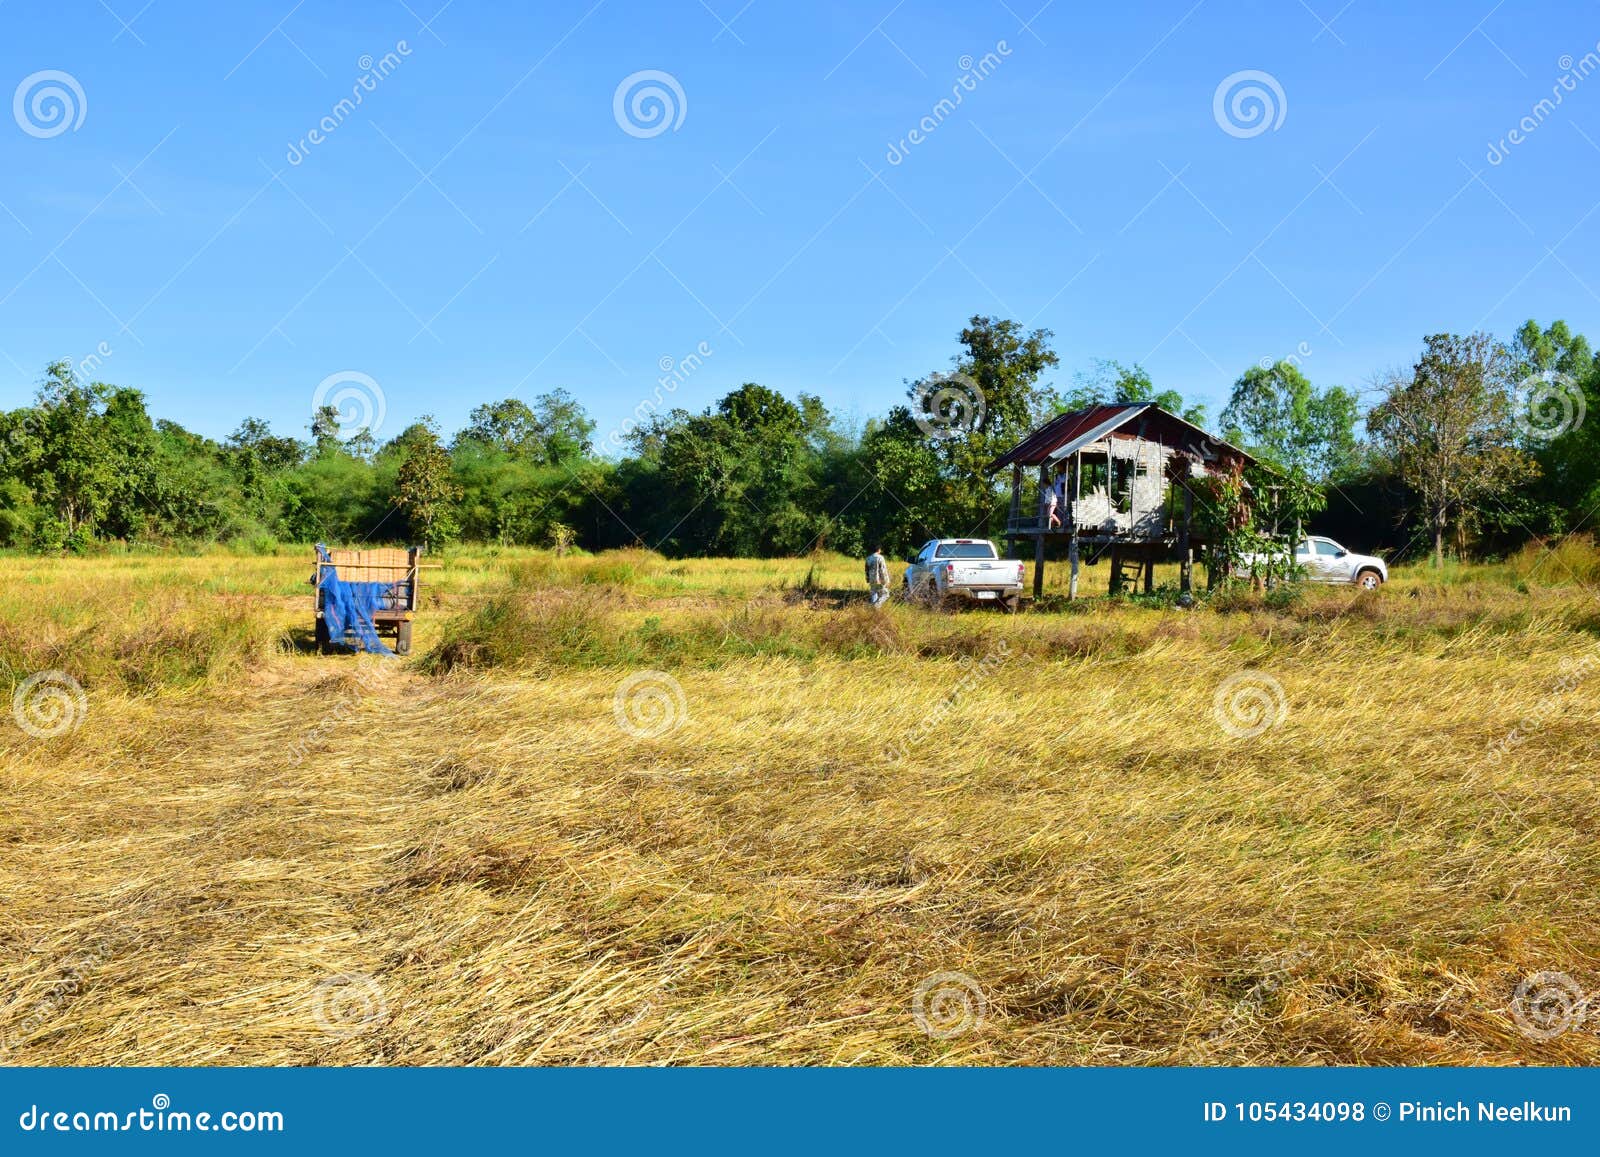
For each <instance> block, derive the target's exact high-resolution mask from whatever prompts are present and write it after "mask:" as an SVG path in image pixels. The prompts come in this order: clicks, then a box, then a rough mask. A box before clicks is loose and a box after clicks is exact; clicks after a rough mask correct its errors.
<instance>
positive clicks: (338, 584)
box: [317, 542, 404, 655]
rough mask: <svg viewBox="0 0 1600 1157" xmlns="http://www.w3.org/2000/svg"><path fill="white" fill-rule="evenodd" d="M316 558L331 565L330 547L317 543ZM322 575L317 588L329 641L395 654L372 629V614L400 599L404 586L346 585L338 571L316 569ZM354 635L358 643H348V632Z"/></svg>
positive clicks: (336, 644) (399, 584)
mask: <svg viewBox="0 0 1600 1157" xmlns="http://www.w3.org/2000/svg"><path fill="white" fill-rule="evenodd" d="M317 557H318V558H319V559H321V560H322V561H323V562H329V561H330V559H329V556H328V548H327V547H325V546H323V545H322V544H321V543H320V542H319V543H317ZM317 571H318V574H319V575H320V576H321V577H320V579H319V580H318V589H319V590H320V591H321V592H322V618H323V621H324V622H325V623H327V624H328V638H329V639H331V640H332V641H333V643H334V645H335V646H340V647H349V646H359V647H360V648H361V649H362V650H365V651H375V652H377V653H378V654H380V655H393V654H394V652H393V651H391V650H389V648H388V647H386V646H384V645H383V640H382V639H380V638H378V629H377V628H376V627H375V626H373V623H372V617H373V612H375V611H377V610H379V609H381V608H382V607H383V606H384V605H385V604H386V603H387V602H389V600H391V599H395V598H398V597H400V594H401V591H400V588H401V587H402V586H404V584H403V583H353V582H346V581H344V580H343V579H341V578H340V577H339V572H338V571H337V570H335V569H334V568H333V567H331V566H323V567H318V568H317ZM347 631H348V632H349V633H350V634H351V635H353V636H355V639H356V642H355V643H353V644H352V643H348V642H346V641H345V633H346V632H347Z"/></svg>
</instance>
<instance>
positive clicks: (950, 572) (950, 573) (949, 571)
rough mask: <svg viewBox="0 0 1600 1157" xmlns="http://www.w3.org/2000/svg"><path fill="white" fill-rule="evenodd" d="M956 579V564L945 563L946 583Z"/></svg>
mask: <svg viewBox="0 0 1600 1157" xmlns="http://www.w3.org/2000/svg"><path fill="white" fill-rule="evenodd" d="M955 577H956V564H955V563H953V562H947V563H945V564H944V578H945V581H946V582H949V581H950V580H951V579H953V578H955Z"/></svg>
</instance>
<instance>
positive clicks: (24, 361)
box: [0, 0, 1600, 438]
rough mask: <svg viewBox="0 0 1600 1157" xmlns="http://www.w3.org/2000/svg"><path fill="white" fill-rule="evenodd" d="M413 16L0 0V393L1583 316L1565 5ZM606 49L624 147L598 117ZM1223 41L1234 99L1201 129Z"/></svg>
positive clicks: (1586, 237)
mask: <svg viewBox="0 0 1600 1157" xmlns="http://www.w3.org/2000/svg"><path fill="white" fill-rule="evenodd" d="M440 4H441V0H406V2H405V3H401V2H400V0H376V2H371V3H365V2H363V3H341V4H337V5H336V4H333V3H331V2H330V0H304V2H302V3H300V4H298V5H294V4H293V0H274V2H272V3H238V4H229V5H200V4H193V3H180V2H178V0H151V2H150V3H149V4H145V3H144V0H105V2H104V3H100V2H98V0H91V2H88V3H82V2H77V0H62V2H52V3H44V2H42V0H9V2H7V3H4V4H3V5H0V82H3V83H0V89H3V92H0V96H3V95H6V94H13V93H17V94H18V96H19V97H20V99H21V105H20V109H19V107H18V106H17V104H16V102H15V101H14V102H13V108H12V110H11V111H12V115H11V116H9V117H4V118H0V205H3V208H0V283H3V284H0V405H4V406H7V407H10V406H15V405H20V404H22V403H24V402H25V401H26V400H27V399H28V398H30V397H31V395H32V392H33V389H34V386H35V384H36V382H37V380H38V378H39V377H40V374H41V371H42V368H43V366H44V365H45V363H46V362H48V361H50V360H51V359H54V358H58V357H67V358H72V359H74V360H81V359H83V358H85V357H87V356H89V355H92V354H96V352H97V351H100V353H99V361H100V364H99V365H98V367H97V368H96V369H95V371H94V373H95V376H97V377H100V378H102V379H104V380H107V381H112V382H116V383H118V384H126V385H131V386H136V387H138V388H139V389H142V390H144V391H145V392H146V394H147V395H148V397H149V399H150V404H151V407H152V410H153V411H154V412H155V413H157V414H158V415H159V416H164V417H171V418H174V419H176V420H178V421H180V422H181V423H183V424H184V425H186V426H188V427H190V428H191V429H195V430H198V431H200V432H202V433H206V434H209V435H213V436H218V437H220V436H223V435H225V434H226V433H227V432H228V431H230V430H231V429H233V428H234V426H235V425H237V423H238V421H239V419H240V418H242V417H244V416H245V415H247V414H250V415H256V416H260V417H265V418H267V419H269V420H271V422H272V423H273V425H274V427H275V428H277V429H278V430H279V431H280V432H284V433H296V434H303V433H304V428H305V425H306V422H307V419H308V415H309V412H310V409H311V399H312V397H313V395H314V394H315V392H316V390H317V388H318V385H319V383H321V382H323V381H325V380H326V379H327V378H329V376H330V375H335V374H339V373H342V372H345V371H353V372H357V373H360V374H364V375H367V376H368V377H369V378H370V379H371V380H373V381H374V382H376V383H377V385H378V388H379V389H381V391H382V393H383V396H384V401H385V406H386V417H385V419H384V422H383V424H382V426H381V427H380V428H379V429H378V431H377V432H378V435H379V437H380V438H383V437H388V436H392V435H394V434H396V433H398V432H399V431H400V429H401V428H402V427H403V425H404V424H405V423H406V422H407V421H409V420H410V419H412V418H414V417H415V416H417V415H418V414H421V413H424V412H431V413H433V414H435V415H437V417H438V418H439V419H440V421H441V423H442V424H443V425H444V427H445V428H446V429H447V430H449V429H454V428H456V427H458V426H459V425H460V424H461V423H462V422H463V420H464V418H465V416H466V413H467V411H468V410H469V409H470V408H471V407H472V406H473V405H474V404H476V403H479V402H483V401H488V400H491V399H496V398H501V397H505V396H509V395H513V394H515V395H520V396H523V397H532V396H533V395H535V394H538V393H540V392H543V391H545V390H548V389H552V388H554V387H557V386H563V387H566V388H567V389H569V390H571V391H572V392H573V393H575V394H576V395H577V396H578V397H579V398H580V399H581V400H582V401H583V402H584V404H585V405H586V406H587V407H588V409H589V410H590V412H591V414H592V415H593V416H594V417H595V419H596V420H597V421H598V422H599V423H600V432H601V433H602V434H603V433H604V432H605V431H606V430H608V429H610V428H612V427H614V426H615V425H616V424H617V423H619V422H620V421H622V420H623V418H624V417H625V416H626V415H627V414H628V413H629V412H631V411H632V410H633V409H634V407H635V406H636V405H637V404H638V403H639V401H640V400H641V399H643V398H645V397H647V396H650V395H651V393H652V392H653V391H654V390H655V389H656V385H657V379H658V378H659V377H660V376H661V370H660V367H661V365H663V364H666V363H670V362H675V361H677V360H679V359H682V358H683V357H685V356H686V355H688V354H690V353H691V352H693V351H695V350H696V349H697V348H700V347H701V345H702V343H704V346H705V348H707V349H709V350H710V351H711V353H710V356H708V357H706V358H705V359H704V364H703V365H702V366H701V367H700V368H698V369H697V370H696V371H695V372H694V373H693V374H692V375H690V376H689V377H688V378H687V379H686V380H684V381H683V382H682V384H681V385H678V386H677V387H676V389H675V390H674V391H673V393H672V395H671V396H672V401H673V403H674V404H677V405H682V406H685V407H687V408H690V409H700V408H702V407H705V406H707V405H710V404H712V403H713V402H714V401H715V400H716V399H717V398H718V397H720V396H721V395H722V394H723V393H725V392H726V391H727V390H729V389H731V388H733V387H734V386H736V385H738V384H739V383H741V382H744V381H758V382H762V383H764V384H766V385H769V386H772V387H775V388H777V389H779V390H782V391H785V392H786V393H789V394H791V395H793V394H794V393H797V392H799V391H802V390H805V391H811V392H815V393H818V394H820V395H822V397H823V398H825V399H826V400H827V401H828V402H829V403H830V404H832V405H833V406H835V407H836V408H838V409H840V410H843V411H846V412H849V413H852V414H854V415H856V416H857V417H861V418H864V417H867V416H870V415H874V414H881V413H883V412H884V411H885V410H887V409H888V408H889V407H890V406H891V405H893V404H895V403H896V402H898V401H899V400H900V399H901V396H902V386H901V382H902V380H903V379H906V378H914V377H917V376H919V375H921V374H923V373H925V372H927V371H930V370H935V369H941V368H946V367H947V366H948V362H949V358H950V356H951V354H952V353H953V352H954V350H955V335H956V333H957V331H958V330H959V329H960V328H961V326H962V324H963V322H964V320H965V319H966V318H967V317H968V316H970V315H971V314H974V313H987V314H993V315H1001V316H1009V317H1014V318H1017V319H1018V320H1020V321H1023V322H1026V323H1028V324H1030V325H1037V326H1045V327H1048V328H1050V329H1052V330H1054V331H1055V335H1056V337H1055V345H1056V348H1057V350H1058V352H1059V353H1060V355H1061V358H1062V366H1061V370H1060V372H1059V374H1058V375H1057V380H1058V381H1059V382H1061V383H1063V384H1065V383H1067V382H1069V381H1070V379H1071V376H1072V374H1073V372H1074V371H1077V370H1083V369H1087V368H1089V366H1090V365H1091V363H1092V362H1093V360H1094V359H1096V358H1115V359H1119V360H1121V361H1124V362H1135V361H1137V362H1142V363H1143V364H1144V365H1145V366H1146V367H1147V368H1148V369H1149V370H1150V371H1151V373H1152V374H1153V376H1154V377H1155V379H1156V382H1157V383H1158V384H1159V385H1160V386H1163V387H1173V388H1176V389H1179V390H1181V391H1182V392H1183V393H1184V394H1185V395H1189V396H1194V397H1198V398H1201V399H1203V400H1206V401H1208V402H1209V403H1210V404H1211V407H1212V413H1213V415H1215V414H1216V412H1217V410H1219V409H1220V406H1221V403H1222V401H1223V400H1225V398H1226V396H1227V391H1228V387H1229V385H1230V383H1231V382H1232V380H1233V379H1234V378H1235V377H1237V376H1238V374H1239V373H1240V372H1241V371H1242V370H1244V369H1245V368H1247V367H1248V366H1249V365H1251V364H1253V363H1255V362H1257V361H1259V360H1261V359H1264V358H1276V357H1281V356H1287V355H1290V354H1297V355H1298V356H1299V357H1300V358H1301V360H1302V362H1303V366H1304V369H1305V371H1306V372H1307V374H1308V375H1309V376H1310V377H1311V378H1312V380H1313V381H1315V382H1318V383H1320V384H1334V383H1341V384H1345V385H1349V386H1352V387H1359V386H1361V385H1362V384H1363V383H1364V382H1366V380H1367V379H1368V378H1369V377H1370V375H1371V374H1373V373H1374V372H1375V371H1377V370H1380V369H1383V368H1386V367H1389V366H1393V365H1396V364H1402V363H1408V362H1409V361H1410V360H1411V359H1412V358H1413V356H1414V354H1415V352H1416V350H1417V348H1418V346H1419V344H1420V339H1421V337H1422V335H1423V334H1425V333H1428V332H1433V331H1438V330H1446V329H1448V330H1456V331H1465V330H1470V329H1473V328H1487V329H1490V330H1492V331H1494V332H1497V333H1500V334H1502V335H1509V333H1510V332H1511V330H1512V329H1513V328H1514V327H1515V326H1516V325H1517V324H1519V323H1520V322H1521V321H1522V320H1523V319H1525V318H1527V317H1530V316H1531V317H1536V318H1539V319H1541V320H1544V321H1549V320H1553V319H1554V318H1557V317H1563V318H1565V319H1567V320H1568V321H1569V322H1570V323H1571V324H1573V325H1574V326H1575V327H1577V328H1579V329H1581V330H1585V331H1587V332H1589V333H1590V334H1591V336H1600V296H1597V292H1600V268H1597V263H1596V261H1595V254H1596V253H1597V252H1600V204H1597V199H1600V182H1597V181H1596V180H1595V178H1596V176H1597V175H1600V72H1595V73H1594V74H1592V75H1586V76H1581V77H1579V78H1577V79H1573V77H1574V76H1575V75H1576V74H1578V73H1580V72H1583V71H1585V65H1584V57H1585V56H1586V54H1597V55H1596V56H1591V57H1590V61H1591V63H1592V62H1594V61H1595V60H1596V59H1597V58H1600V49H1597V43H1600V5H1597V4H1595V3H1592V2H1590V3H1578V2H1571V3H1524V4H1509V3H1507V4H1503V5H1500V6H1498V7H1496V6H1495V4H1494V3H1493V0H1477V2H1466V3H1463V2H1456V3H1408V4H1404V5H1390V4H1380V3H1378V2H1377V0H1351V2H1350V3H1345V0H1305V2H1304V3H1301V2H1298V0H1275V2H1270V3H1269V2H1260V3H1251V2H1233V3H1225V2H1223V0H1202V2H1200V3H1194V2H1193V0H1188V2H1179V3H1173V4H1167V3H1130V4H1121V5H1077V4H1068V3H1066V2H1064V0H1058V2H1056V3H1052V4H1047V5H1045V6H1044V7H1043V9H1042V10H1041V9H1040V7H1039V5H1040V0H1005V2H1004V3H1002V2H1001V0H972V2H968V3H946V2H935V0H903V2H901V3H899V4H896V3H895V2H894V0H876V2H869V3H842V2H820V3H817V2H813V3H806V4H790V3H778V2H776V0H752V2H751V3H748V4H745V2H744V0H705V2H704V3H701V2H699V0H687V2H668V3H635V2H627V0H601V2H600V3H595V2H594V0H580V2H578V3H543V4H539V5H534V6H528V10H526V11H523V10H520V6H518V10H515V11H514V10H513V6H511V5H503V4H484V3H481V2H474V0H455V2H453V3H448V4H444V6H443V7H442V9H441V8H440ZM402 45H403V47H402ZM385 54H390V55H391V58H392V63H391V64H390V65H389V66H388V67H387V68H384V69H383V71H385V72H386V75H384V76H382V77H381V79H378V80H371V79H370V77H371V75H372V70H373V69H374V68H379V67H380V66H379V65H378V64H377V63H376V62H378V61H381V60H382V58H383V57H384V56H385ZM986 55H987V56H988V57H989V61H988V63H987V64H984V63H983V62H984V58H985V56H986ZM46 70H53V71H58V72H62V73H66V74H68V76H70V78H71V79H72V81H73V82H75V83H76V86H77V89H78V90H79V91H81V94H82V96H81V99H80V98H79V96H78V95H77V93H76V92H73V91H70V89H68V90H66V91H67V98H68V100H69V102H70V103H72V104H73V105H74V108H75V112H74V113H72V114H69V119H70V120H71V122H72V126H73V127H65V128H63V125H64V123H65V122H63V121H62V120H59V119H58V120H51V119H50V114H51V111H52V109H51V107H50V106H49V105H48V103H47V104H46V106H45V107H44V109H43V111H38V112H36V110H35V109H34V108H33V106H32V105H31V103H30V100H29V99H28V98H29V97H30V96H31V95H32V94H33V92H35V91H37V90H38V89H39V88H41V87H49V86H50V85H52V84H55V85H57V86H61V84H62V82H60V81H58V80H57V81H52V80H51V79H50V78H48V77H46V78H43V79H39V80H35V81H34V83H33V86H32V89H29V88H28V86H27V85H25V83H24V82H25V80H26V78H29V77H32V76H34V74H36V73H39V72H41V71H46ZM646 70H654V71H657V72H663V73H666V74H668V75H669V76H670V77H671V80H672V83H673V84H675V86H676V88H677V90H678V92H681V99H680V98H679V96H678V92H673V91H671V90H670V88H669V89H667V90H666V91H667V93H668V98H669V100H670V101H671V103H672V104H673V105H674V106H675V112H674V114H673V115H672V118H671V119H672V124H671V125H670V126H668V127H664V128H663V131H660V132H654V130H655V129H656V128H658V127H662V126H661V125H660V123H659V122H654V123H652V122H649V121H648V120H642V119H641V122H640V123H635V122H634V121H631V120H629V116H628V107H629V106H628V101H627V100H626V96H627V95H628V94H627V93H626V92H625V93H624V100H623V116H622V118H621V119H620V120H619V118H618V116H617V115H616V112H615V100H614V98H615V97H616V95H617V92H618V88H619V85H621V84H622V82H623V81H624V79H625V78H627V77H630V76H632V75H633V74H635V73H639V72H642V71H646ZM974 71H979V72H983V73H984V75H982V76H981V77H978V78H976V79H973V77H972V74H973V72H974ZM1247 71H1253V72H1257V73H1266V74H1268V76H1269V77H1270V83H1269V82H1267V81H1262V80H1256V81H1251V80H1250V79H1249V78H1245V79H1244V80H1242V81H1238V82H1235V85H1234V89H1237V88H1238V87H1239V86H1240V85H1244V86H1246V87H1249V86H1250V85H1252V84H1254V85H1255V86H1256V87H1257V88H1258V89H1259V90H1260V91H1262V92H1264V93H1265V94H1266V97H1267V100H1268V102H1269V103H1270V104H1271V105H1272V106H1273V111H1272V112H1271V113H1269V114H1268V119H1269V121H1270V124H1267V125H1266V127H1264V128H1263V122H1262V121H1260V120H1256V121H1250V120H1248V119H1247V118H1248V114H1249V112H1250V110H1251V108H1252V107H1255V106H1252V105H1251V104H1250V102H1249V101H1246V103H1245V105H1244V109H1243V112H1242V113H1241V114H1240V115H1239V116H1238V117H1233V116H1232V115H1231V113H1230V111H1229V110H1230V104H1229V101H1228V99H1227V98H1228V96H1229V95H1230V92H1231V90H1225V91H1224V93H1223V101H1222V117H1221V119H1220V120H1219V118H1218V114H1217V106H1216V100H1215V98H1216V96H1217V94H1218V89H1219V86H1220V85H1222V83H1223V82H1224V80H1225V79H1226V78H1228V77H1230V76H1233V75H1234V74H1236V73H1241V72H1247ZM363 75H366V76H368V77H369V82H368V84H369V87H368V89H366V90H363V95H362V100H361V103H360V104H359V106H356V107H354V108H353V109H347V110H345V111H343V112H339V113H335V111H334V110H335V106H336V105H338V104H339V102H340V101H341V100H342V99H343V98H345V97H348V96H350V94H351V93H352V90H353V89H355V88H356V87H357V83H358V78H360V77H362V76H363ZM963 75H966V76H967V77H968V83H967V86H966V87H964V88H962V90H961V91H962V99H961V102H960V104H959V105H958V106H956V107H954V108H948V107H947V108H945V109H943V110H937V109H936V106H937V105H938V104H939V102H940V100H941V98H944V97H948V96H950V95H951V93H952V91H953V90H954V89H955V88H956V87H958V78H960V77H962V76H963ZM1563 76H1567V77H1568V86H1567V87H1566V88H1565V89H1562V88H1561V85H1560V83H1559V82H1560V80H1561V78H1562V77H1563ZM643 83H649V82H648V81H646V82H643ZM19 87H20V88H21V89H22V90H23V91H21V92H20V93H18V89H19ZM1557 89H1561V102H1560V104H1559V106H1556V107H1553V108H1546V109H1544V110H1543V111H1536V106H1537V105H1538V103H1539V102H1540V101H1541V100H1543V99H1545V98H1547V97H1551V95H1552V92H1553V91H1554V90H1557ZM1280 93H1281V96H1280V95H1279V94H1280ZM650 107H652V106H650V105H648V104H647V105H646V109H645V112H646V114H648V112H649V109H650ZM79 113H81V119H79V116H78V115H77V114H79ZM1279 114H1281V117H1280V115H1279ZM330 116H331V117H333V122H332V123H334V124H335V127H334V128H333V129H332V130H331V131H328V132H326V133H325V134H324V135H323V137H322V139H321V140H320V142H316V143H310V144H309V146H308V147H304V148H303V149H302V148H301V147H300V146H301V145H303V144H305V143H306V142H307V138H308V134H309V133H310V131H311V130H313V129H315V128H316V127H317V125H318V123H319V121H321V120H322V119H323V118H324V117H330ZM923 118H930V121H929V123H930V124H932V125H933V126H934V127H933V128H932V129H931V131H927V132H926V133H925V134H924V135H923V138H922V139H921V140H920V141H919V142H917V143H910V144H909V147H905V146H906V145H907V144H908V135H909V133H910V132H911V130H913V129H915V128H917V126H918V124H919V122H921V121H922V120H923ZM1524 118H1532V119H1531V120H1530V122H1529V123H1531V124H1533V125H1534V127H1533V128H1532V130H1531V131H1526V132H1524V133H1522V139H1521V141H1520V142H1519V143H1509V142H1507V138H1508V134H1509V133H1510V131H1511V130H1513V129H1516V128H1517V127H1518V124H1519V122H1521V121H1523V119H1524ZM1224 122H1226V123H1224ZM625 125H626V126H627V127H626V128H625V127H624V126H625ZM629 128H631V129H632V131H631V132H630V131H628V129H629ZM1258 128H1261V129H1262V131H1259V132H1257V131H1255V130H1256V129H1258ZM57 129H62V131H59V132H58V131H56V130H57ZM1230 129H1231V130H1232V131H1229V130H1230ZM1501 142H1507V143H1506V144H1504V145H1501V144H1500V143H1501ZM1491 144H1494V145H1496V146H1498V147H1500V148H1501V156H1500V159H1499V160H1498V162H1497V163H1491V161H1490V159H1489V156H1488V154H1489V152H1490V146H1491ZM291 146H293V147H294V148H295V149H296V150H298V152H297V157H298V159H297V161H296V163H291V159H290V152H291ZM891 146H897V148H898V151H897V153H896V158H897V159H896V161H895V162H893V163H892V162H891V160H890V158H889V154H890V152H891Z"/></svg>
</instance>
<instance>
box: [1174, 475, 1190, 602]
mask: <svg viewBox="0 0 1600 1157" xmlns="http://www.w3.org/2000/svg"><path fill="white" fill-rule="evenodd" d="M1193 522H1194V491H1192V490H1190V489H1189V486H1188V484H1187V483H1185V484H1184V487H1183V528H1182V529H1181V530H1179V531H1178V565H1179V567H1180V568H1181V569H1180V570H1179V578H1178V588H1179V589H1180V590H1181V591H1183V593H1184V594H1189V593H1190V592H1191V591H1193V590H1194V548H1193V547H1191V546H1190V545H1189V527H1190V525H1191V524H1192V523H1193Z"/></svg>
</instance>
